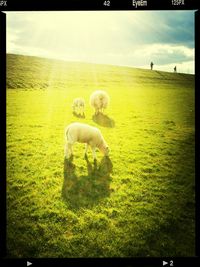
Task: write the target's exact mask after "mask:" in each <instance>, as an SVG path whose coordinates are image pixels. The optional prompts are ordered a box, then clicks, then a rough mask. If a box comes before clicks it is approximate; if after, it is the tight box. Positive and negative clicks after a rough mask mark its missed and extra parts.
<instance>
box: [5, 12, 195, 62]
mask: <svg viewBox="0 0 200 267" xmlns="http://www.w3.org/2000/svg"><path fill="white" fill-rule="evenodd" d="M7 52H8V53H18V54H20V53H21V54H27V55H36V56H45V57H53V58H58V59H64V60H75V61H87V62H95V63H105V64H116V65H128V66H144V65H147V64H149V61H151V60H153V61H155V63H156V64H157V65H167V64H173V63H174V62H176V63H177V62H178V63H181V62H187V61H188V62H189V61H193V60H194V12H193V11H173V12H172V11H170V12H169V11H154V12H153V11H137V12H134V11H111V12H109V11H107V12H103V11H101V12H99V11H96V12H93V11H90V12H89V11H87V12H85V11H84V12H83V11H73V12H72V11H71V12H69V11H68V12H7Z"/></svg>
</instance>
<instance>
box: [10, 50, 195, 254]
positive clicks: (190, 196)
mask: <svg viewBox="0 0 200 267" xmlns="http://www.w3.org/2000/svg"><path fill="white" fill-rule="evenodd" d="M99 88H102V89H105V90H106V91H107V92H108V93H109V95H110V97H111V104H110V107H109V108H108V109H107V111H106V115H107V117H106V116H105V117H104V118H102V119H103V121H99V120H98V121H97V123H100V124H101V123H102V122H103V123H104V124H105V125H104V126H111V124H110V122H112V123H114V124H112V126H114V127H103V126H101V125H99V124H97V123H96V122H94V121H93V119H92V115H93V110H92V109H91V108H90V107H89V104H88V99H89V96H90V94H91V92H92V91H93V90H95V89H99ZM11 89H12V90H11ZM16 89H17V90H16ZM36 89H38V90H36ZM77 96H83V97H84V98H85V99H86V103H87V106H86V118H85V119H81V118H76V117H74V116H73V114H72V112H71V103H72V100H73V98H74V97H77ZM72 121H82V122H86V123H89V124H91V125H95V126H98V127H99V128H100V129H101V131H102V133H103V135H104V137H105V139H106V140H107V142H108V144H109V145H110V147H111V154H110V161H109V160H105V159H102V156H101V155H100V153H97V155H98V163H97V167H95V166H94V165H93V163H92V157H91V153H90V154H89V157H88V158H89V161H88V162H86V161H85V160H84V158H83V151H84V146H83V145H81V144H77V145H76V146H75V149H74V150H75V158H74V161H73V164H69V163H67V162H66V161H65V162H64V159H63V145H64V138H63V131H64V127H65V126H66V125H67V124H69V123H70V122H72ZM7 209H8V215H7V224H8V229H7V238H8V254H9V256H10V257H106V256H107V257H113V256H120V257H124V256H126V257H131V256H193V255H194V254H195V249H194V76H193V75H186V74H185V75H184V74H174V73H167V72H158V71H150V70H141V69H133V68H126V67H117V66H106V65H95V64H83V63H67V62H61V61H55V60H48V59H39V58H34V57H23V56H15V55H8V56H7Z"/></svg>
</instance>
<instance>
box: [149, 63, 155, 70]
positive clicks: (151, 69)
mask: <svg viewBox="0 0 200 267" xmlns="http://www.w3.org/2000/svg"><path fill="white" fill-rule="evenodd" d="M153 65H154V64H153V62H151V64H150V66H151V70H153Z"/></svg>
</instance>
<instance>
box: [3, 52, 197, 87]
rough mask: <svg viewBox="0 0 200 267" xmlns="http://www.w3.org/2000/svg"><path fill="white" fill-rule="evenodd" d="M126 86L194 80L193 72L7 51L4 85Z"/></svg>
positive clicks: (183, 82) (184, 84)
mask: <svg viewBox="0 0 200 267" xmlns="http://www.w3.org/2000/svg"><path fill="white" fill-rule="evenodd" d="M77 82H78V83H81V84H82V85H84V86H86V87H88V86H90V87H94V86H96V87H101V86H105V87H106V85H107V84H109V86H116V87H117V86H118V84H119V83H120V86H123V87H127V86H128V87H129V86H134V85H138V84H152V85H153V84H154V83H159V84H160V85H165V84H169V83H172V84H174V83H175V84H178V85H181V86H183V87H185V86H187V85H188V84H191V83H192V84H193V83H194V75H191V74H182V73H170V72H164V71H156V70H153V71H151V70H145V69H139V68H131V67H121V66H113V65H102V64H92V63H81V62H67V61H61V60H55V59H47V58H39V57H33V56H22V55H14V54H7V81H6V83H7V88H10V89H14V88H26V89H31V88H32V89H45V88H48V87H54V88H59V89H61V88H66V87H67V86H70V87H74V86H75V87H76V86H77Z"/></svg>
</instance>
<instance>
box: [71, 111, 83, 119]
mask: <svg viewBox="0 0 200 267" xmlns="http://www.w3.org/2000/svg"><path fill="white" fill-rule="evenodd" d="M73 115H74V116H75V117H76V118H82V119H85V113H83V114H80V113H77V112H75V111H73Z"/></svg>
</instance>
